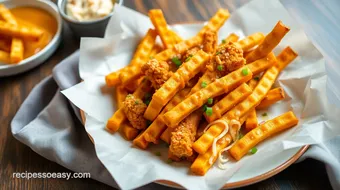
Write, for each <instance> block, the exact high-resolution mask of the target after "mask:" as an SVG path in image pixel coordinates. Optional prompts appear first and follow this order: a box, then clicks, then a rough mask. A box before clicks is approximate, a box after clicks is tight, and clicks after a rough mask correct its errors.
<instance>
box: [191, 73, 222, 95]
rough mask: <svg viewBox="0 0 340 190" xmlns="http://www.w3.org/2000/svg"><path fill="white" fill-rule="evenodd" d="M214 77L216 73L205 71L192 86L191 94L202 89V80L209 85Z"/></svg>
mask: <svg viewBox="0 0 340 190" xmlns="http://www.w3.org/2000/svg"><path fill="white" fill-rule="evenodd" d="M215 79H216V73H215V72H213V71H209V70H207V71H205V72H204V74H203V75H202V76H201V77H200V79H199V80H198V82H197V83H196V84H195V86H194V87H192V89H191V91H190V94H193V93H195V92H197V91H199V90H201V89H202V82H204V83H205V84H207V85H209V84H210V83H212V82H214V81H215Z"/></svg>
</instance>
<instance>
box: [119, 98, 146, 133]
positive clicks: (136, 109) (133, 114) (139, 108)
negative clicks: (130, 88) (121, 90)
mask: <svg viewBox="0 0 340 190" xmlns="http://www.w3.org/2000/svg"><path fill="white" fill-rule="evenodd" d="M146 108H147V105H146V104H144V103H143V101H142V100H141V99H139V98H135V97H134V96H133V95H132V94H129V95H127V96H126V98H125V100H124V102H123V111H124V113H125V115H126V117H127V119H128V120H129V121H130V123H131V125H132V127H134V128H135V129H138V130H143V129H145V128H146V127H147V124H146V119H145V118H144V116H143V115H144V112H145V110H146Z"/></svg>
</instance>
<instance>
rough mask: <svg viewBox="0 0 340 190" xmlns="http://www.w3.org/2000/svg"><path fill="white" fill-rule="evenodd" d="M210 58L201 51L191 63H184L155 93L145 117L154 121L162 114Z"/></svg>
mask: <svg viewBox="0 0 340 190" xmlns="http://www.w3.org/2000/svg"><path fill="white" fill-rule="evenodd" d="M209 58H210V55H209V54H207V53H205V52H204V51H202V50H200V51H198V52H197V53H196V54H195V55H194V56H193V57H192V58H191V59H190V60H189V61H187V62H184V63H183V64H182V65H181V67H180V68H179V69H178V70H177V71H176V72H175V73H174V74H173V75H172V76H171V77H170V78H169V79H168V80H167V81H166V82H165V83H164V84H163V85H162V87H161V88H159V89H158V90H157V91H156V92H155V93H154V95H153V96H152V100H151V102H150V104H149V106H148V108H147V109H146V111H145V113H144V117H145V118H146V119H148V120H150V121H153V120H154V119H155V118H156V117H157V115H158V114H159V113H160V111H161V109H162V107H163V106H164V105H166V104H167V103H168V102H169V101H170V99H171V98H172V97H173V96H174V95H175V94H176V93H177V92H178V91H179V90H181V89H183V88H184V86H185V84H186V83H187V82H188V81H189V80H190V79H191V78H193V77H194V76H195V75H196V74H197V73H198V72H200V71H201V70H202V68H203V67H204V66H205V63H206V61H207V60H208V59H209ZM154 105H157V106H154ZM161 106H162V107H161Z"/></svg>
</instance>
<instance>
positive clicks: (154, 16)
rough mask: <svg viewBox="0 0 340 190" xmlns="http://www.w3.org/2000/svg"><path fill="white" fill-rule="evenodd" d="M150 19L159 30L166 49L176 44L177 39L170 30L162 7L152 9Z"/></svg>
mask: <svg viewBox="0 0 340 190" xmlns="http://www.w3.org/2000/svg"><path fill="white" fill-rule="evenodd" d="M149 17H150V20H151V22H152V24H153V26H154V27H155V29H156V30H157V32H158V35H159V37H160V38H161V40H162V43H163V45H164V47H165V48H166V49H168V48H171V47H172V46H173V45H175V39H174V38H173V36H172V33H171V32H170V30H169V28H168V26H167V23H166V20H165V18H164V15H163V12H162V10H161V9H151V10H150V11H149Z"/></svg>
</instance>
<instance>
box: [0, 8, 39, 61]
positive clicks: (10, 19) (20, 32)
mask: <svg viewBox="0 0 340 190" xmlns="http://www.w3.org/2000/svg"><path fill="white" fill-rule="evenodd" d="M42 35H43V31H42V30H40V29H38V28H33V27H27V26H22V25H19V24H18V23H17V20H16V19H15V17H14V16H13V15H12V13H11V12H10V11H9V10H8V9H7V8H6V7H5V6H4V5H2V4H0V62H1V63H8V64H17V63H19V62H20V61H22V60H23V59H24V40H27V41H38V40H39V39H40V38H41V36H42Z"/></svg>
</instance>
